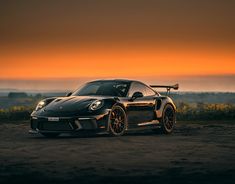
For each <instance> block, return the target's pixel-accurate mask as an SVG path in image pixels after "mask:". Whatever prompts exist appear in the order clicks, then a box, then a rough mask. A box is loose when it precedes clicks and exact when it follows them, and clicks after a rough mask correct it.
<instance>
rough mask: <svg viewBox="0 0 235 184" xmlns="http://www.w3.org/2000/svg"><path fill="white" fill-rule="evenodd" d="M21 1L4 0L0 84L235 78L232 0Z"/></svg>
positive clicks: (0, 6)
mask: <svg viewBox="0 0 235 184" xmlns="http://www.w3.org/2000/svg"><path fill="white" fill-rule="evenodd" d="M16 2H17V3H12V2H8V1H4V2H3V1H1V2H0V12H1V15H2V16H0V25H1V28H0V79H42V78H43V79H48V78H71V77H72V78H79V77H92V78H100V77H118V78H128V77H130V78H131V77H146V76H152V77H156V76H165V77H167V76H178V77H180V76H188V75H191V76H199V77H200V76H201V75H203V76H205V75H209V76H210V75H221V76H222V75H235V35H234V32H235V25H234V19H233V17H235V11H234V7H235V2H233V1H227V0H224V1H219V0H204V1H188V0H178V1H165V0H155V1H152V0H135V1H132V0H119V1H110V0H99V1H98V0H94V1H92V2H90V1H86V0H78V1H68V2H67V1H60V0H56V1H54V0H51V1H50V3H49V2H45V1H40V0H39V1H37V0H35V1H24V0H22V1H20V2H18V1H16ZM133 2H134V3H133ZM0 87H1V86H0Z"/></svg>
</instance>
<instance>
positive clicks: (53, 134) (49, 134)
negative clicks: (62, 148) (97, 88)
mask: <svg viewBox="0 0 235 184" xmlns="http://www.w3.org/2000/svg"><path fill="white" fill-rule="evenodd" d="M41 134H42V135H43V136H45V137H50V138H53V137H57V136H59V135H60V134H59V133H41Z"/></svg>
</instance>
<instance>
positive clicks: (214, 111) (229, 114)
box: [0, 102, 235, 120]
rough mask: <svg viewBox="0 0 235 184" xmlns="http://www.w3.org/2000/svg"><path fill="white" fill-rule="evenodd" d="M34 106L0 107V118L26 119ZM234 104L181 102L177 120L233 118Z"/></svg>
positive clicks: (234, 115) (234, 113) (234, 116)
mask: <svg viewBox="0 0 235 184" xmlns="http://www.w3.org/2000/svg"><path fill="white" fill-rule="evenodd" d="M33 108H34V107H27V106H12V107H10V108H8V109H0V120H28V119H29V117H30V113H31V112H32V111H33ZM234 119H235V105H234V104H203V103H196V104H192V103H183V102H180V103H178V105H177V120H234Z"/></svg>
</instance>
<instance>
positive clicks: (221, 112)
mask: <svg viewBox="0 0 235 184" xmlns="http://www.w3.org/2000/svg"><path fill="white" fill-rule="evenodd" d="M234 119H235V105H234V104H204V103H196V104H193V103H191V104H190V103H183V102H180V103H178V105H177V120H234Z"/></svg>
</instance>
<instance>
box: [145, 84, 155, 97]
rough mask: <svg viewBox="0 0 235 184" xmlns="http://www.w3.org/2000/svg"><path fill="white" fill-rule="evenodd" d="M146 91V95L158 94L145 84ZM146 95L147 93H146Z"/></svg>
mask: <svg viewBox="0 0 235 184" xmlns="http://www.w3.org/2000/svg"><path fill="white" fill-rule="evenodd" d="M145 93H146V96H153V95H156V93H155V92H154V91H153V90H152V89H150V88H149V87H147V86H145ZM144 96H145V95H144Z"/></svg>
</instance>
